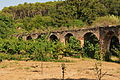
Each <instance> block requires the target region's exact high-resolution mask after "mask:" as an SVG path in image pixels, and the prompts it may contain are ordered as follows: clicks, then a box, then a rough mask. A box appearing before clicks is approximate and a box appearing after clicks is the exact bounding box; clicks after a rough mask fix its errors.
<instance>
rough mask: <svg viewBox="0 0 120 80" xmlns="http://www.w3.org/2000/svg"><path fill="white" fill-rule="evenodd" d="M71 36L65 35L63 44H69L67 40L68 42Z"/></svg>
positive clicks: (70, 34)
mask: <svg viewBox="0 0 120 80" xmlns="http://www.w3.org/2000/svg"><path fill="white" fill-rule="evenodd" d="M71 36H73V34H72V33H67V34H66V35H65V44H67V43H69V40H70V37H71Z"/></svg>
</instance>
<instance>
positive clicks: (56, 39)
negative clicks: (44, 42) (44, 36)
mask: <svg viewBox="0 0 120 80" xmlns="http://www.w3.org/2000/svg"><path fill="white" fill-rule="evenodd" d="M50 41H58V38H57V36H56V35H51V36H50Z"/></svg>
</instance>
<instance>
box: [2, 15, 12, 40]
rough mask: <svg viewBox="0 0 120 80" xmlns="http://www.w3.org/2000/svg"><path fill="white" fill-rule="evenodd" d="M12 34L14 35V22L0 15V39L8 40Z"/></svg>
mask: <svg viewBox="0 0 120 80" xmlns="http://www.w3.org/2000/svg"><path fill="white" fill-rule="evenodd" d="M12 33H14V25H13V20H12V19H11V18H9V17H7V16H4V15H2V14H0V34H1V35H0V38H6V37H8V35H10V34H12Z"/></svg>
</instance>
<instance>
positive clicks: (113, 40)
mask: <svg viewBox="0 0 120 80" xmlns="http://www.w3.org/2000/svg"><path fill="white" fill-rule="evenodd" d="M119 44H120V43H119V38H118V37H117V36H112V38H111V40H110V46H109V50H110V49H111V48H113V46H112V45H114V46H115V47H118V45H119Z"/></svg>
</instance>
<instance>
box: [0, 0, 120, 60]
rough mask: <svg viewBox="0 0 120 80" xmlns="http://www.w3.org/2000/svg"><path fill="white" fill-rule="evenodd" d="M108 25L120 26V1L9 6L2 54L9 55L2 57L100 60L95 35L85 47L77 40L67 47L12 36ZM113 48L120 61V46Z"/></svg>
mask: <svg viewBox="0 0 120 80" xmlns="http://www.w3.org/2000/svg"><path fill="white" fill-rule="evenodd" d="M108 25H120V0H65V1H54V2H46V3H39V2H37V3H24V4H19V5H17V6H10V7H5V8H4V9H2V10H1V11H0V52H1V53H8V55H6V54H4V55H2V54H0V57H1V56H2V57H3V58H4V59H9V58H10V59H11V58H12V59H16V58H17V59H19V58H21V55H19V56H18V57H16V55H15V57H14V56H12V55H13V54H22V55H24V56H25V57H26V55H27V57H29V58H31V59H35V60H46V59H49V58H52V59H56V58H58V55H59V54H63V53H64V55H65V56H73V55H75V56H77V57H90V58H95V59H100V50H99V45H98V40H97V39H96V38H95V36H93V35H92V36H91V37H89V39H90V41H85V46H84V47H83V48H81V47H80V42H79V41H78V40H76V39H75V38H74V37H73V38H71V39H70V40H69V42H71V43H68V44H67V45H63V44H62V43H60V42H49V41H47V40H46V37H44V38H41V39H39V40H35V41H34V40H31V41H27V42H26V41H23V40H17V39H14V38H10V36H11V35H13V34H23V33H30V32H43V31H44V32H45V31H52V30H65V29H76V28H82V27H86V26H87V27H98V26H108ZM7 39H8V40H7ZM94 40H95V41H96V43H95V42H94ZM114 41H115V40H113V43H114ZM111 46H112V47H111V51H112V52H114V53H116V54H115V55H117V57H119V58H120V55H119V54H118V53H119V51H120V45H118V43H117V46H114V45H113V44H112V45H111ZM11 54H12V55H11ZM39 56H40V57H39ZM22 57H23V56H22Z"/></svg>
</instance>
